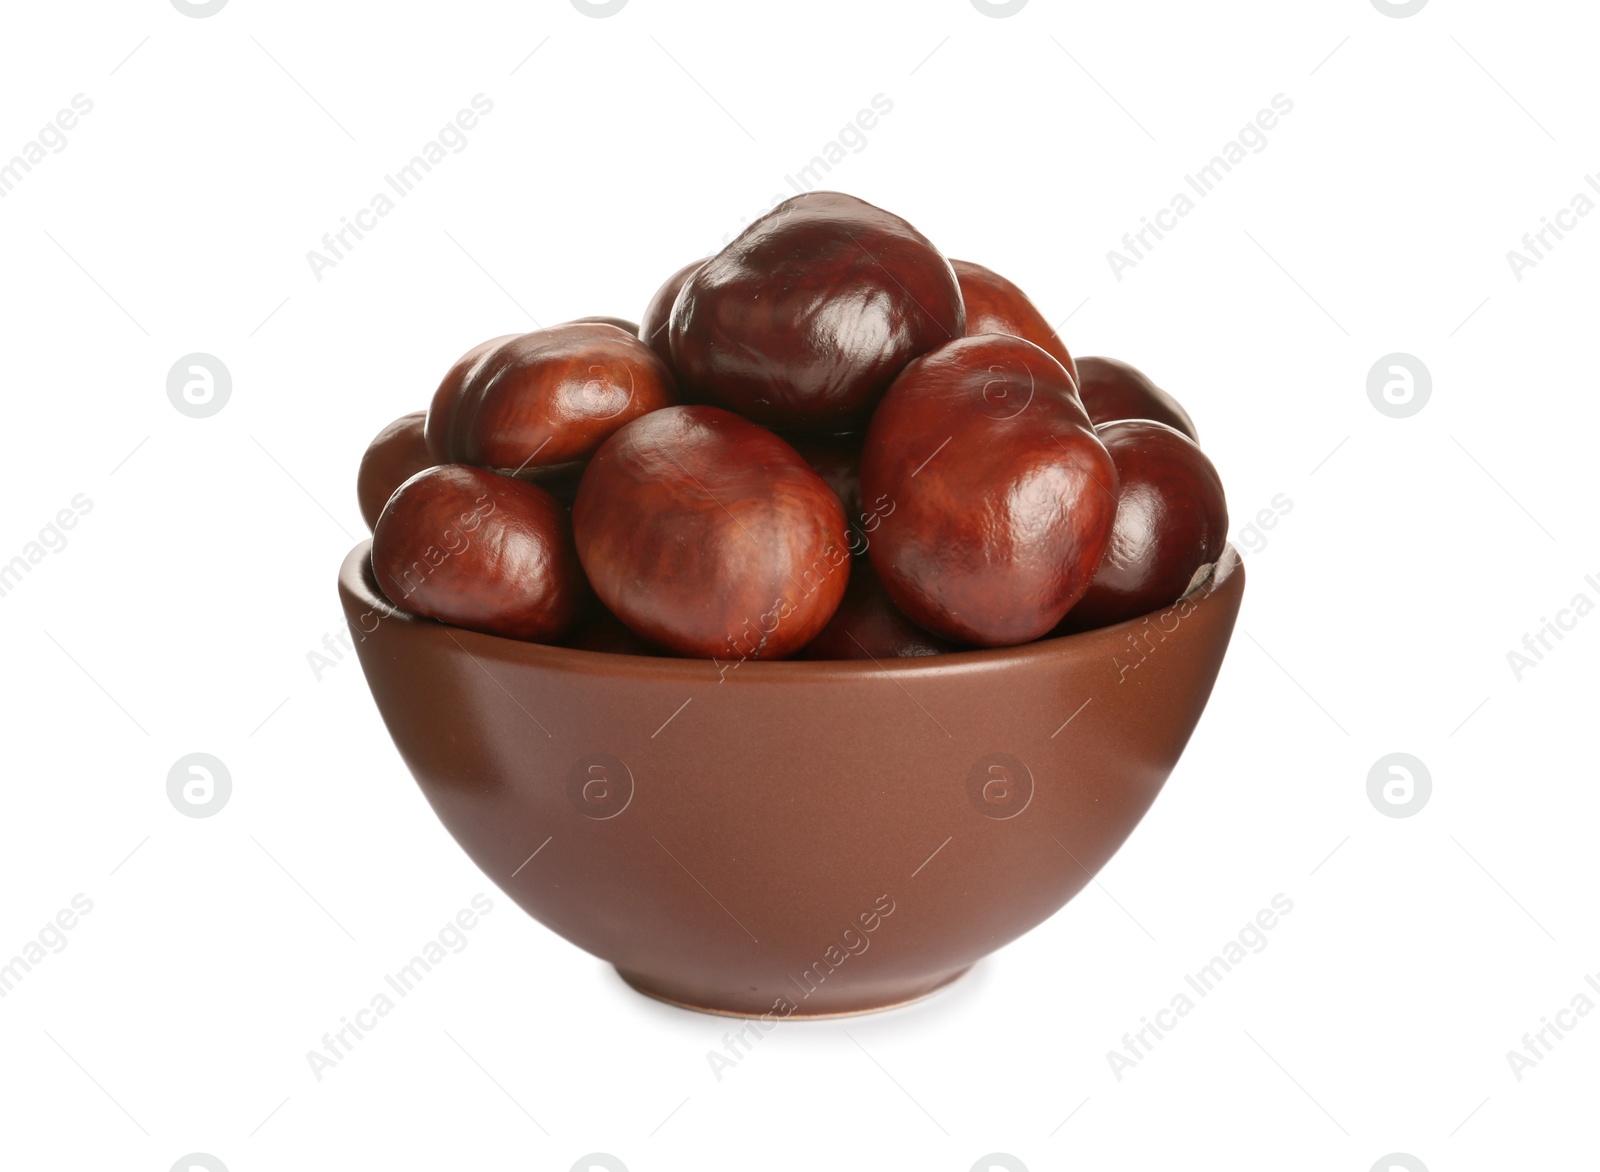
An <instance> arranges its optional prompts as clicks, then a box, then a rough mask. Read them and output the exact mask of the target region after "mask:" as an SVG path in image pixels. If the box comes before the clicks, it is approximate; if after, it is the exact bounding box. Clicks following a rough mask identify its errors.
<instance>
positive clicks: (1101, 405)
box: [1078, 358, 1200, 443]
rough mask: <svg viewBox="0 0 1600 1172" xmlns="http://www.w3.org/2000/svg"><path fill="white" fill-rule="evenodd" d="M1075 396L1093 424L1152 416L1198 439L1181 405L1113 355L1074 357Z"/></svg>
mask: <svg viewBox="0 0 1600 1172" xmlns="http://www.w3.org/2000/svg"><path fill="white" fill-rule="evenodd" d="M1078 397H1079V398H1080V399H1082V400H1083V409H1084V410H1085V411H1087V412H1088V413H1089V418H1090V419H1092V420H1094V422H1095V424H1096V426H1098V425H1100V424H1102V423H1115V422H1116V421H1117V420H1119V419H1154V420H1155V421H1156V422H1157V423H1165V424H1166V425H1167V426H1168V427H1175V428H1177V429H1178V430H1179V431H1181V432H1183V434H1184V435H1186V436H1188V437H1189V438H1190V439H1192V440H1194V442H1195V443H1199V442H1200V433H1199V432H1197V431H1196V430H1195V428H1194V420H1192V419H1190V418H1189V413H1188V412H1187V411H1185V410H1184V409H1183V404H1181V403H1179V402H1178V400H1176V399H1174V398H1173V397H1172V396H1171V395H1169V394H1167V392H1166V391H1163V390H1162V389H1161V388H1160V387H1158V386H1156V384H1155V383H1153V382H1151V381H1150V379H1149V377H1148V376H1147V375H1145V373H1144V372H1143V371H1141V370H1138V369H1136V368H1134V367H1132V366H1129V365H1128V364H1127V363H1126V362H1119V361H1118V360H1117V359H1115V358H1080V359H1078Z"/></svg>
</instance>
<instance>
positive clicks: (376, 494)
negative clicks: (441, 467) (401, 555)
mask: <svg viewBox="0 0 1600 1172" xmlns="http://www.w3.org/2000/svg"><path fill="white" fill-rule="evenodd" d="M427 417H428V413H427V412H426V411H413V412H412V413H411V414H410V415H402V416H401V417H400V418H399V419H396V420H395V421H394V422H393V423H391V424H390V425H389V426H388V427H386V428H384V429H383V430H382V431H380V432H379V433H378V434H377V437H376V438H375V439H374V440H373V441H372V443H370V444H369V445H367V451H366V454H365V455H363V456H362V457H361V468H360V470H359V471H358V472H357V473H356V501H357V503H359V504H360V506H361V519H362V520H363V521H365V522H366V523H367V528H368V529H371V528H373V527H374V526H375V525H377V523H378V515H379V514H380V513H382V512H383V506H384V505H386V504H388V502H389V498H390V497H391V496H392V495H394V490H395V489H397V488H399V487H400V486H401V485H402V484H404V483H405V482H406V481H407V480H409V479H411V477H413V476H415V475H416V474H417V473H418V472H421V471H422V470H423V469H424V468H432V467H433V466H434V465H435V464H437V463H438V461H437V460H435V459H434V458H433V457H432V456H430V455H429V454H428V445H427V443H426V441H425V440H424V438H423V434H422V425H423V420H425V419H426V418H427Z"/></svg>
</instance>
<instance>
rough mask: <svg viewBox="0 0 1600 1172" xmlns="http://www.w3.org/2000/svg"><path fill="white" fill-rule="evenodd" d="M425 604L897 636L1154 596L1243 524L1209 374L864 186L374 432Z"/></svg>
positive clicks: (746, 638) (921, 646)
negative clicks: (1169, 359) (949, 237)
mask: <svg viewBox="0 0 1600 1172" xmlns="http://www.w3.org/2000/svg"><path fill="white" fill-rule="evenodd" d="M357 489H358V495H359V498H360V503H361V511H362V514H363V516H364V517H365V518H366V519H367V522H368V524H369V525H371V526H372V527H373V541H372V568H373V573H374V576H375V578H376V580H377V583H378V585H379V587H380V588H381V589H382V590H383V592H384V593H385V594H386V595H387V596H388V598H389V599H390V600H391V601H392V602H393V603H394V604H395V605H396V606H397V607H399V608H400V609H402V610H404V611H407V612H409V613H412V614H416V615H423V616H427V617H431V618H434V619H438V620H440V621H442V622H445V623H450V624H453V625H455V626H458V627H465V628H468V629H471V630H476V631H484V632H488V633H490V634H495V635H503V636H507V637H510V638H514V639H525V640H531V641H535V642H539V643H550V644H560V645H563V646H567V647H577V648H584V649H588V650H591V651H607V652H614V653H622V654H634V655H678V656H688V657H697V658H703V659H713V660H733V661H743V660H746V659H783V658H788V657H794V658H800V659H860V658H872V659H880V660H881V659H889V658H895V657H902V656H921V655H938V654H943V653H947V652H953V651H961V650H966V649H970V648H978V647H1003V646H1012V645H1015V644H1019V643H1026V642H1028V641H1030V640H1034V639H1040V638H1043V637H1046V636H1049V635H1052V634H1068V633H1072V632H1077V631H1083V630H1088V629H1090V628H1094V627H1100V626H1105V625H1108V624H1112V623H1116V622H1120V621H1122V620H1125V619H1130V618H1135V617H1138V616H1141V615H1145V614H1148V613H1150V612H1151V611H1154V610H1157V609H1159V608H1161V607H1164V606H1166V605H1168V604H1170V603H1172V602H1174V601H1176V600H1177V599H1178V598H1179V597H1180V596H1182V595H1183V594H1184V593H1185V592H1186V591H1187V590H1188V589H1189V588H1190V587H1191V585H1192V584H1193V583H1194V582H1195V581H1196V580H1197V577H1198V576H1199V575H1200V574H1201V572H1202V571H1204V570H1205V568H1206V567H1208V566H1210V565H1211V564H1213V563H1215V561H1216V560H1217V558H1218V556H1219V555H1220V554H1221V553H1222V550H1223V546H1224V542H1225V539H1226V533H1227V528H1228V515H1227V504H1226V502H1225V500H1224V498H1223V491H1222V484H1221V481H1220V480H1219V479H1218V477H1217V472H1216V469H1215V468H1213V467H1212V464H1211V461H1210V460H1209V459H1207V458H1206V456H1205V455H1204V454H1203V453H1202V452H1201V450H1200V447H1199V445H1198V442H1197V436H1196V432H1195V428H1194V424H1193V423H1192V422H1191V421H1190V419H1189V416H1188V414H1187V413H1186V412H1185V411H1184V409H1183V408H1182V407H1181V406H1180V405H1179V404H1178V402H1177V401H1176V400H1175V399H1173V398H1172V396H1170V395H1168V394H1167V393H1166V392H1165V391H1163V390H1161V389H1160V388H1158V387H1156V386H1155V385H1154V384H1153V383H1152V382H1151V381H1150V380H1149V379H1148V378H1146V377H1145V376H1144V375H1143V374H1141V373H1140V372H1139V371H1137V370H1135V369H1134V368H1133V367H1131V366H1128V365H1126V364H1125V363H1121V362H1117V361H1113V360H1111V359H1107V358H1081V359H1074V357H1073V356H1072V355H1071V354H1070V353H1069V352H1068V351H1067V348H1066V346H1065V345H1063V344H1062V341H1061V339H1060V338H1059V337H1058V336H1057V334H1056V331H1055V330H1054V329H1053V328H1052V327H1051V326H1050V324H1049V323H1048V322H1047V321H1046V319H1045V318H1044V316H1043V315H1042V314H1041V313H1040V312H1039V310H1038V309H1037V308H1035V306H1034V304H1033V303H1032V302H1031V301H1030V300H1029V299H1028V298H1027V296H1026V295H1025V294H1024V293H1023V292H1022V290H1021V289H1019V288H1018V287H1017V286H1016V285H1014V284H1012V283H1011V282H1010V281H1008V280H1006V279H1005V278H1004V277H1002V276H1000V275H999V274H998V273H994V272H991V271H990V270H989V269H986V268H983V267H982V266H980V265H975V264H969V263H967V262H964V261H950V260H947V259H946V258H945V257H944V256H943V255H942V254H941V253H940V252H939V251H938V250H937V249H936V248H935V247H934V246H933V244H932V243H931V242H930V241H929V240H928V239H927V238H926V237H924V236H923V235H922V234H921V233H920V232H918V231H917V230H916V229H915V228H913V227H912V226H911V225H910V224H908V223H907V222H906V221H904V220H902V219H900V218H899V217H898V216H894V215H891V214H890V213H888V212H885V211H883V210H881V209H879V208H876V207H873V206H872V205H871V204H868V203H864V202H863V201H861V200H859V199H855V198H854V197H852V196H848V195H842V194H838V193H835V192H811V193H807V194H805V195H800V196H796V197H795V198H794V199H791V200H788V201H787V202H785V203H782V204H780V205H778V206H777V207H776V208H774V209H773V210H772V211H771V212H770V213H768V214H767V215H766V216H764V217H762V218H761V219H759V220H756V221H755V222H754V223H752V224H751V225H750V226H749V227H748V228H746V229H745V231H744V232H743V233H742V234H741V235H740V236H739V237H738V238H737V239H735V240H733V241H732V242H731V243H730V244H729V245H728V246H727V247H726V248H724V249H723V250H722V251H721V252H719V253H717V254H716V255H715V256H712V257H709V258H706V259H704V260H702V261H696V262H695V263H693V264H689V265H685V266H684V267H683V268H682V269H680V270H678V271H677V272H676V273H674V274H673V275H672V276H671V277H669V278H668V279H667V281H666V283H665V284H664V285H662V286H661V288H660V289H659V290H658V291H657V293H656V294H655V296H654V297H652V298H651V300H650V303H649V304H648V305H647V306H645V308H644V313H643V315H642V317H641V319H640V321H639V323H638V324H637V325H635V324H634V323H632V322H629V321H624V320H621V319H619V318H609V317H592V318H582V319H579V320H577V321H573V322H569V323H567V324H565V325H559V326H553V327H551V328H548V329H539V330H534V331H533V332H532V333H526V334H508V335H506V336H504V337H499V338H493V339H491V340H489V341H487V342H484V343H482V344H481V345H479V346H476V347H474V348H473V349H472V350H469V351H468V352H467V353H466V354H464V355H462V357H461V358H460V360H459V361H457V362H456V363H455V365H454V366H452V367H451V368H450V369H449V371H447V372H446V373H445V376H444V379H443V381H442V382H440V384H439V387H438V390H437V391H436V392H435V393H434V396H433V400H432V402H431V404H430V405H429V407H428V409H427V411H425V412H417V413H415V414H412V415H407V416H405V417H404V418H401V419H398V420H396V421H395V422H394V423H391V424H390V425H389V426H388V427H386V428H385V429H384V430H383V431H382V432H381V433H380V434H379V435H378V437H377V438H376V439H375V440H373V442H372V445H371V446H370V447H369V448H368V450H367V453H366V455H365V457H364V458H363V459H362V462H361V471H360V476H359V480H358V485H357Z"/></svg>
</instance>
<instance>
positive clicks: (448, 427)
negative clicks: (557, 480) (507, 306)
mask: <svg viewBox="0 0 1600 1172" xmlns="http://www.w3.org/2000/svg"><path fill="white" fill-rule="evenodd" d="M485 345H486V346H488V347H490V348H489V349H488V350H487V351H485V352H483V353H481V354H478V356H477V357H476V358H473V355H472V354H469V355H468V356H467V357H466V358H463V359H462V360H461V361H460V362H458V363H457V364H456V366H455V367H452V368H451V371H450V374H448V375H446V376H445V382H444V383H443V384H441V385H440V388H439V391H438V392H437V393H436V394H435V395H434V400H433V405H432V407H430V408H429V418H428V424H427V429H428V435H429V446H430V448H431V449H432V450H434V451H435V452H436V453H438V454H440V455H441V456H442V458H443V459H444V460H446V461H447V462H449V463H454V464H476V465H478V466H480V467H484V468H491V469H494V470H496V471H501V472H506V473H508V474H511V475H519V476H529V477H531V476H534V475H537V474H539V473H540V472H541V471H543V470H547V469H551V468H555V467H559V466H560V465H563V464H572V463H581V462H582V461H583V460H585V459H587V458H588V457H589V455H590V454H591V453H593V452H594V450H595V449H596V448H598V447H599V446H600V445H601V444H602V443H603V442H604V441H605V438H606V437H607V436H608V435H610V434H611V433H612V432H613V431H615V430H616V429H617V428H619V427H621V426H622V425H623V424H625V423H627V422H628V421H629V420H631V419H637V418H638V417H639V416H641V415H644V414H646V413H647V412H650V411H654V410H656V409H657V408H658V407H665V406H667V405H669V404H671V403H673V402H675V401H676V391H675V388H674V384H673V378H672V375H671V373H670V372H669V371H668V370H667V368H666V367H665V366H664V365H663V364H662V362H661V360H660V359H659V358H657V357H656V356H655V354H654V352H653V351H651V349H650V348H649V347H648V346H646V345H645V344H644V343H643V342H641V341H639V339H638V338H636V337H634V336H633V335H632V334H630V333H628V332H627V331H626V330H621V329H618V328H617V327H616V326H612V325H604V324H600V323H596V322H569V323H567V324H566V325H560V326H552V327H550V328H549V329H544V330H534V331H533V332H532V333H529V334H519V335H516V336H515V337H512V338H509V339H503V340H500V342H499V344H498V345H495V344H494V343H485ZM480 349H482V348H480ZM474 353H477V352H474ZM458 370H459V371H460V373H459V375H458V373H457V372H458ZM453 380H456V381H455V382H454V384H453Z"/></svg>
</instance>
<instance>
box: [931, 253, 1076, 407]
mask: <svg viewBox="0 0 1600 1172" xmlns="http://www.w3.org/2000/svg"><path fill="white" fill-rule="evenodd" d="M950 265H951V267H952V268H954V269H955V271H956V280H958V281H960V282H961V299H962V301H964V302H966V306H967V336H968V337H972V336H974V335H976V334H1010V335H1011V336H1012V337H1014V338H1023V339H1026V340H1027V341H1029V342H1032V343H1033V344H1034V345H1035V346H1037V347H1039V349H1041V350H1043V351H1044V352H1045V353H1046V354H1048V355H1050V357H1052V358H1054V359H1055V360H1056V361H1057V362H1059V363H1061V365H1062V366H1064V367H1066V368H1067V373H1068V374H1070V375H1071V376H1072V382H1073V384H1074V385H1076V384H1077V382H1078V365H1077V363H1076V362H1074V361H1073V358H1072V354H1071V353H1070V352H1069V351H1068V350H1067V344H1066V343H1065V342H1063V341H1062V340H1061V337H1060V335H1058V334H1057V333H1056V331H1055V327H1054V326H1052V325H1051V324H1050V323H1049V322H1048V321H1047V320H1045V316H1044V314H1042V313H1040V312H1039V309H1038V307H1037V306H1035V305H1034V303H1033V302H1032V301H1030V300H1029V299H1028V295H1027V294H1026V293H1024V292H1023V291H1022V290H1021V289H1019V288H1018V287H1017V286H1016V285H1015V284H1014V283H1012V282H1011V281H1008V280H1006V278H1004V277H1002V276H1001V275H1000V274H999V273H997V272H995V271H994V270H993V269H986V268H984V267H983V266H982V265H978V264H973V263H972V262H971V261H970V260H952V261H951V262H950Z"/></svg>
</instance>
